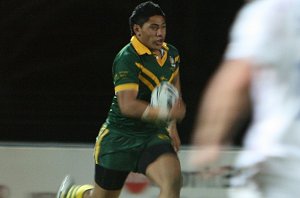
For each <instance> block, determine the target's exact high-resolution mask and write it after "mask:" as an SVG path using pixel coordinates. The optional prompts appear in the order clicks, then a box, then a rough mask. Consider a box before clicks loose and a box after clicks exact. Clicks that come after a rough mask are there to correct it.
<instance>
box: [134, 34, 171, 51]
mask: <svg viewBox="0 0 300 198" xmlns="http://www.w3.org/2000/svg"><path fill="white" fill-rule="evenodd" d="M130 42H131V44H132V45H133V47H134V49H135V50H136V51H137V53H138V54H139V55H143V54H149V55H151V54H152V52H151V51H150V49H149V48H147V47H146V46H145V45H143V44H142V43H141V42H140V41H139V40H138V39H137V38H136V36H132V37H131V39H130ZM162 46H163V48H164V49H165V50H169V48H168V46H167V43H165V42H164V43H163V45H162Z"/></svg>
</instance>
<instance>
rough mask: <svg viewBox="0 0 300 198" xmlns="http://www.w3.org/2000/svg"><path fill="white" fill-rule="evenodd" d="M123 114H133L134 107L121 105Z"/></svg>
mask: <svg viewBox="0 0 300 198" xmlns="http://www.w3.org/2000/svg"><path fill="white" fill-rule="evenodd" d="M119 107H120V111H121V114H122V115H124V116H131V113H132V108H131V107H130V105H119Z"/></svg>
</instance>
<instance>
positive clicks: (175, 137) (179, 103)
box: [168, 72, 186, 151]
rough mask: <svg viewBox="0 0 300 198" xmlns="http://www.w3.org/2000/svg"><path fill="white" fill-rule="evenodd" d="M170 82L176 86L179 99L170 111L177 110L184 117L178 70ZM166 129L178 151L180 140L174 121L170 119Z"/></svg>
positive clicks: (184, 109) (184, 110)
mask: <svg viewBox="0 0 300 198" xmlns="http://www.w3.org/2000/svg"><path fill="white" fill-rule="evenodd" d="M172 84H173V85H174V86H175V87H176V89H177V90H178V92H179V100H178V101H177V102H176V103H175V105H174V108H172V110H171V111H178V113H179V114H181V116H182V118H181V119H183V118H184V116H185V112H186V108H185V104H184V102H183V100H182V97H181V86H180V76H179V72H178V74H177V75H176V76H175V78H174V79H173V81H172ZM168 131H169V134H170V137H171V138H172V140H173V146H174V149H175V151H179V148H180V145H181V140H180V137H179V134H178V130H177V124H176V121H172V122H170V124H169V126H168Z"/></svg>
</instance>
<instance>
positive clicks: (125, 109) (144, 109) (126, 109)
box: [116, 90, 178, 121]
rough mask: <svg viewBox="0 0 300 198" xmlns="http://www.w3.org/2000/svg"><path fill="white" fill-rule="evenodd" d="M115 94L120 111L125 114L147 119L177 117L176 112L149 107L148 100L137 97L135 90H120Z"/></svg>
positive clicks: (155, 119)
mask: <svg viewBox="0 0 300 198" xmlns="http://www.w3.org/2000/svg"><path fill="white" fill-rule="evenodd" d="M116 94H117V98H118V103H119V107H120V110H121V113H122V114H123V115H125V116H128V117H133V118H141V119H143V120H148V121H157V120H169V119H176V120H177V119H178V114H175V113H173V114H171V113H170V112H168V111H167V110H165V109H160V108H155V107H151V106H150V105H149V103H148V102H146V101H143V100H139V99H137V94H138V92H137V90H122V91H119V92H117V93H116Z"/></svg>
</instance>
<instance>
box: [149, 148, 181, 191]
mask: <svg viewBox="0 0 300 198" xmlns="http://www.w3.org/2000/svg"><path fill="white" fill-rule="evenodd" d="M146 175H147V176H148V177H149V178H150V179H151V180H153V181H154V182H155V183H156V184H158V185H163V184H164V183H165V184H167V183H180V180H181V168H180V163H179V160H178V158H177V156H176V155H175V154H172V153H165V154H163V155H161V156H159V157H158V158H157V160H155V161H154V162H153V163H151V164H149V166H148V167H147V169H146Z"/></svg>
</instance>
